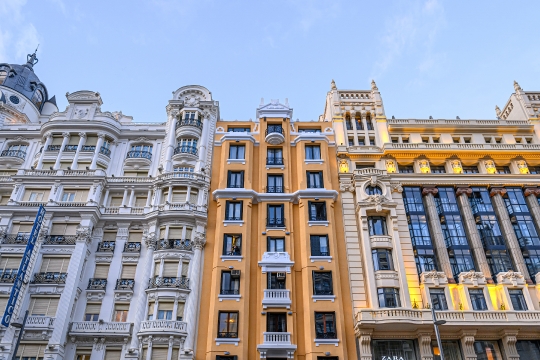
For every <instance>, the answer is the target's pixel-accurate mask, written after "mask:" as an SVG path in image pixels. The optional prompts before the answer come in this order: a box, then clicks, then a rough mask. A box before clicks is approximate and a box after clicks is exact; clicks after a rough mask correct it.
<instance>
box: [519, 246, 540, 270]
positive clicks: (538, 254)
mask: <svg viewBox="0 0 540 360" xmlns="http://www.w3.org/2000/svg"><path fill="white" fill-rule="evenodd" d="M523 258H524V259H525V264H526V265H527V269H528V270H529V274H536V273H539V272H540V250H538V249H536V250H535V249H526V250H523Z"/></svg>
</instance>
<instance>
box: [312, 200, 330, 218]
mask: <svg viewBox="0 0 540 360" xmlns="http://www.w3.org/2000/svg"><path fill="white" fill-rule="evenodd" d="M309 220H310V221H326V220H327V219H326V203H325V202H312V201H310V202H309Z"/></svg>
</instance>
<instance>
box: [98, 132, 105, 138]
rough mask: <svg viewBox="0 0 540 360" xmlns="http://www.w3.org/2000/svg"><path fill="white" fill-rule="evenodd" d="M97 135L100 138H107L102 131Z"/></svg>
mask: <svg viewBox="0 0 540 360" xmlns="http://www.w3.org/2000/svg"><path fill="white" fill-rule="evenodd" d="M97 136H98V138H100V139H105V133H102V132H100V133H98V135H97Z"/></svg>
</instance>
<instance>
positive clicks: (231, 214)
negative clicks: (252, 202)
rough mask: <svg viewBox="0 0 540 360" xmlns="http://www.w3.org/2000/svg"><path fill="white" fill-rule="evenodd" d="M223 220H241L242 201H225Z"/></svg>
mask: <svg viewBox="0 0 540 360" xmlns="http://www.w3.org/2000/svg"><path fill="white" fill-rule="evenodd" d="M225 220H229V221H239V220H242V201H227V202H226V203H225Z"/></svg>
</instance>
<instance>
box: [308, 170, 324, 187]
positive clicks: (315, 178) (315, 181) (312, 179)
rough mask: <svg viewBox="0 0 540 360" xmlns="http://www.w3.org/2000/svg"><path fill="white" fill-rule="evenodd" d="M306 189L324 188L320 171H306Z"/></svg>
mask: <svg viewBox="0 0 540 360" xmlns="http://www.w3.org/2000/svg"><path fill="white" fill-rule="evenodd" d="M307 187H308V188H309V189H322V188H324V185H323V173H322V171H308V172H307Z"/></svg>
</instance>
